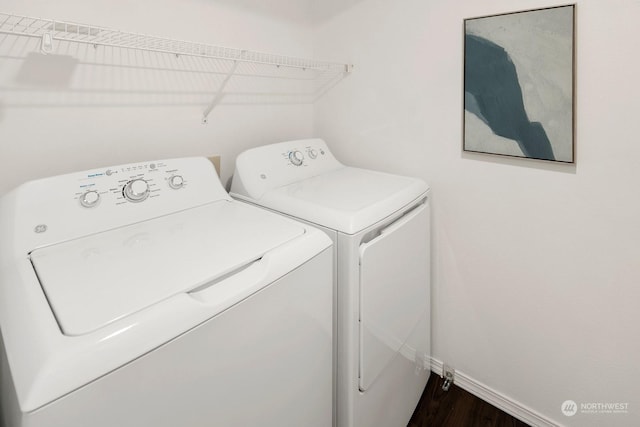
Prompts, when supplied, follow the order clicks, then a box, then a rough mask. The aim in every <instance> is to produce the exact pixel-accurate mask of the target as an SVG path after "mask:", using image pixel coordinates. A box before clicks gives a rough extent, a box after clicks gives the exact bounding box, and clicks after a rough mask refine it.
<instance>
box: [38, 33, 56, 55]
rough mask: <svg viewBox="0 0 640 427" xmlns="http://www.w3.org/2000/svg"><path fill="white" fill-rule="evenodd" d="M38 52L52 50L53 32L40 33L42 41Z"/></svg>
mask: <svg viewBox="0 0 640 427" xmlns="http://www.w3.org/2000/svg"><path fill="white" fill-rule="evenodd" d="M40 52H42V53H43V54H45V55H48V54H50V53H51V52H53V34H52V33H51V32H50V31H47V32H46V33H44V34H43V35H42V42H41V43H40Z"/></svg>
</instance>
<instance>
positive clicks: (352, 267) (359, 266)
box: [231, 139, 431, 427]
mask: <svg viewBox="0 0 640 427" xmlns="http://www.w3.org/2000/svg"><path fill="white" fill-rule="evenodd" d="M428 193H429V188H428V186H427V185H426V184H425V183H424V182H423V181H421V180H418V179H414V178H408V177H403V176H397V175H390V174H386V173H381V172H374V171H371V170H364V169H358V168H353V167H347V166H344V165H343V164H341V163H340V162H338V161H337V160H336V159H335V157H334V156H333V155H332V154H331V152H330V151H329V149H328V147H327V145H326V144H325V143H324V141H322V140H320V139H308V140H298V141H290V142H284V143H278V144H273V145H268V146H264V147H259V148H255V149H251V150H248V151H245V152H244V153H242V154H240V156H238V158H237V160H236V170H235V174H234V176H233V181H232V186H231V195H232V196H233V197H235V198H237V199H239V200H243V201H246V202H249V203H252V204H255V205H258V206H262V207H264V208H267V209H270V210H273V211H276V212H280V213H282V214H285V215H287V216H289V217H292V218H296V219H299V220H304V221H306V222H307V223H309V224H313V225H314V226H316V227H319V228H320V229H322V230H323V231H325V233H327V235H329V236H330V237H331V238H332V240H333V242H334V248H335V250H334V256H335V263H334V265H336V269H335V270H334V283H335V286H336V292H335V295H336V304H335V316H336V317H335V318H336V322H335V324H334V327H335V328H336V330H335V332H336V337H337V340H336V345H335V348H334V351H335V354H334V357H335V358H336V360H337V369H336V372H335V375H336V380H335V381H336V382H335V387H336V389H335V393H336V403H335V407H334V410H335V417H336V420H335V421H336V424H337V425H338V427H376V426H379V427H395V426H397V427H400V426H402V427H404V426H406V425H407V423H408V422H409V419H410V418H411V415H412V413H413V411H414V409H415V407H416V405H417V403H418V401H419V399H420V396H421V393H422V391H423V390H424V387H425V385H426V383H427V380H428V378H429V374H430V362H431V358H430V279H429V277H430V243H429V240H430V233H429V222H430V218H429V195H428Z"/></svg>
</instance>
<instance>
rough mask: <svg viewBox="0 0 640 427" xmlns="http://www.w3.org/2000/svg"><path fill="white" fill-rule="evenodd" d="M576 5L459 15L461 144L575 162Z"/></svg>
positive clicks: (482, 150) (472, 148)
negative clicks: (461, 21) (461, 24)
mask: <svg viewBox="0 0 640 427" xmlns="http://www.w3.org/2000/svg"><path fill="white" fill-rule="evenodd" d="M574 18H575V5H569V6H558V7H550V8H544V9H536V10H527V11H522V12H515V13H505V14H501V15H492V16H484V17H479V18H471V19H465V21H464V122H463V123H464V125H463V129H464V130H463V150H464V151H473V152H480V153H490V154H499V155H506V156H516V157H525V158H531V159H540V160H550V161H556V162H565V163H573V162H574V63H575V60H574V54H575V53H574V52H575V49H574V28H575V25H574V22H575V21H574Z"/></svg>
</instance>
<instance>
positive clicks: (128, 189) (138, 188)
mask: <svg viewBox="0 0 640 427" xmlns="http://www.w3.org/2000/svg"><path fill="white" fill-rule="evenodd" d="M122 193H123V194H124V197H126V199H127V200H129V201H130V202H142V201H143V200H145V199H146V198H147V197H149V184H148V183H147V181H145V180H144V179H140V178H138V179H133V180H131V181H129V182H127V184H126V185H125V186H124V191H123V192H122Z"/></svg>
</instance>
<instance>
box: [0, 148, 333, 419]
mask: <svg viewBox="0 0 640 427" xmlns="http://www.w3.org/2000/svg"><path fill="white" fill-rule="evenodd" d="M0 236H2V238H1V239H0V328H1V330H2V343H1V344H2V348H1V349H0V350H1V353H0V355H1V364H0V366H1V370H0V377H1V387H2V388H1V393H2V396H1V400H0V402H1V407H0V409H1V411H0V412H1V413H2V417H0V418H2V421H1V422H0V424H2V425H4V426H6V427H61V426H64V427H87V426H91V427H114V426H119V427H122V426H129V427H160V426H164V427H176V426H185V427H211V426H225V427H226V426H258V425H259V426H273V427H281V426H292V427H299V426H318V427H320V426H322V427H328V426H330V425H331V422H332V419H331V411H332V396H331V387H332V385H331V369H332V360H331V356H332V353H331V343H332V313H331V309H332V299H333V295H332V277H331V268H332V248H331V241H330V239H329V238H327V236H326V235H325V234H324V233H322V232H321V231H319V230H315V229H313V228H312V227H309V226H308V225H305V224H302V223H299V222H296V221H292V220H289V219H287V218H284V217H282V216H280V215H276V214H273V213H270V212H267V211H265V210H263V209H258V208H255V207H252V206H249V205H247V204H244V203H239V202H237V201H233V200H232V199H231V198H230V197H229V195H228V194H227V193H226V192H225V191H224V189H223V188H222V186H221V184H220V181H219V180H218V177H217V175H216V173H215V171H214V168H213V166H212V165H211V164H210V163H209V162H208V161H207V160H206V159H204V158H187V159H174V160H166V161H157V162H144V163H138V164H129V165H125V166H117V167H111V168H108V169H107V168H105V169H98V170H92V171H88V172H81V173H74V174H69V175H63V176H58V177H54V178H49V179H43V180H38V181H33V182H29V183H26V184H24V185H22V186H20V187H18V188H17V189H16V190H14V191H13V192H11V193H9V194H7V195H6V196H4V197H3V198H2V199H0Z"/></svg>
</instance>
